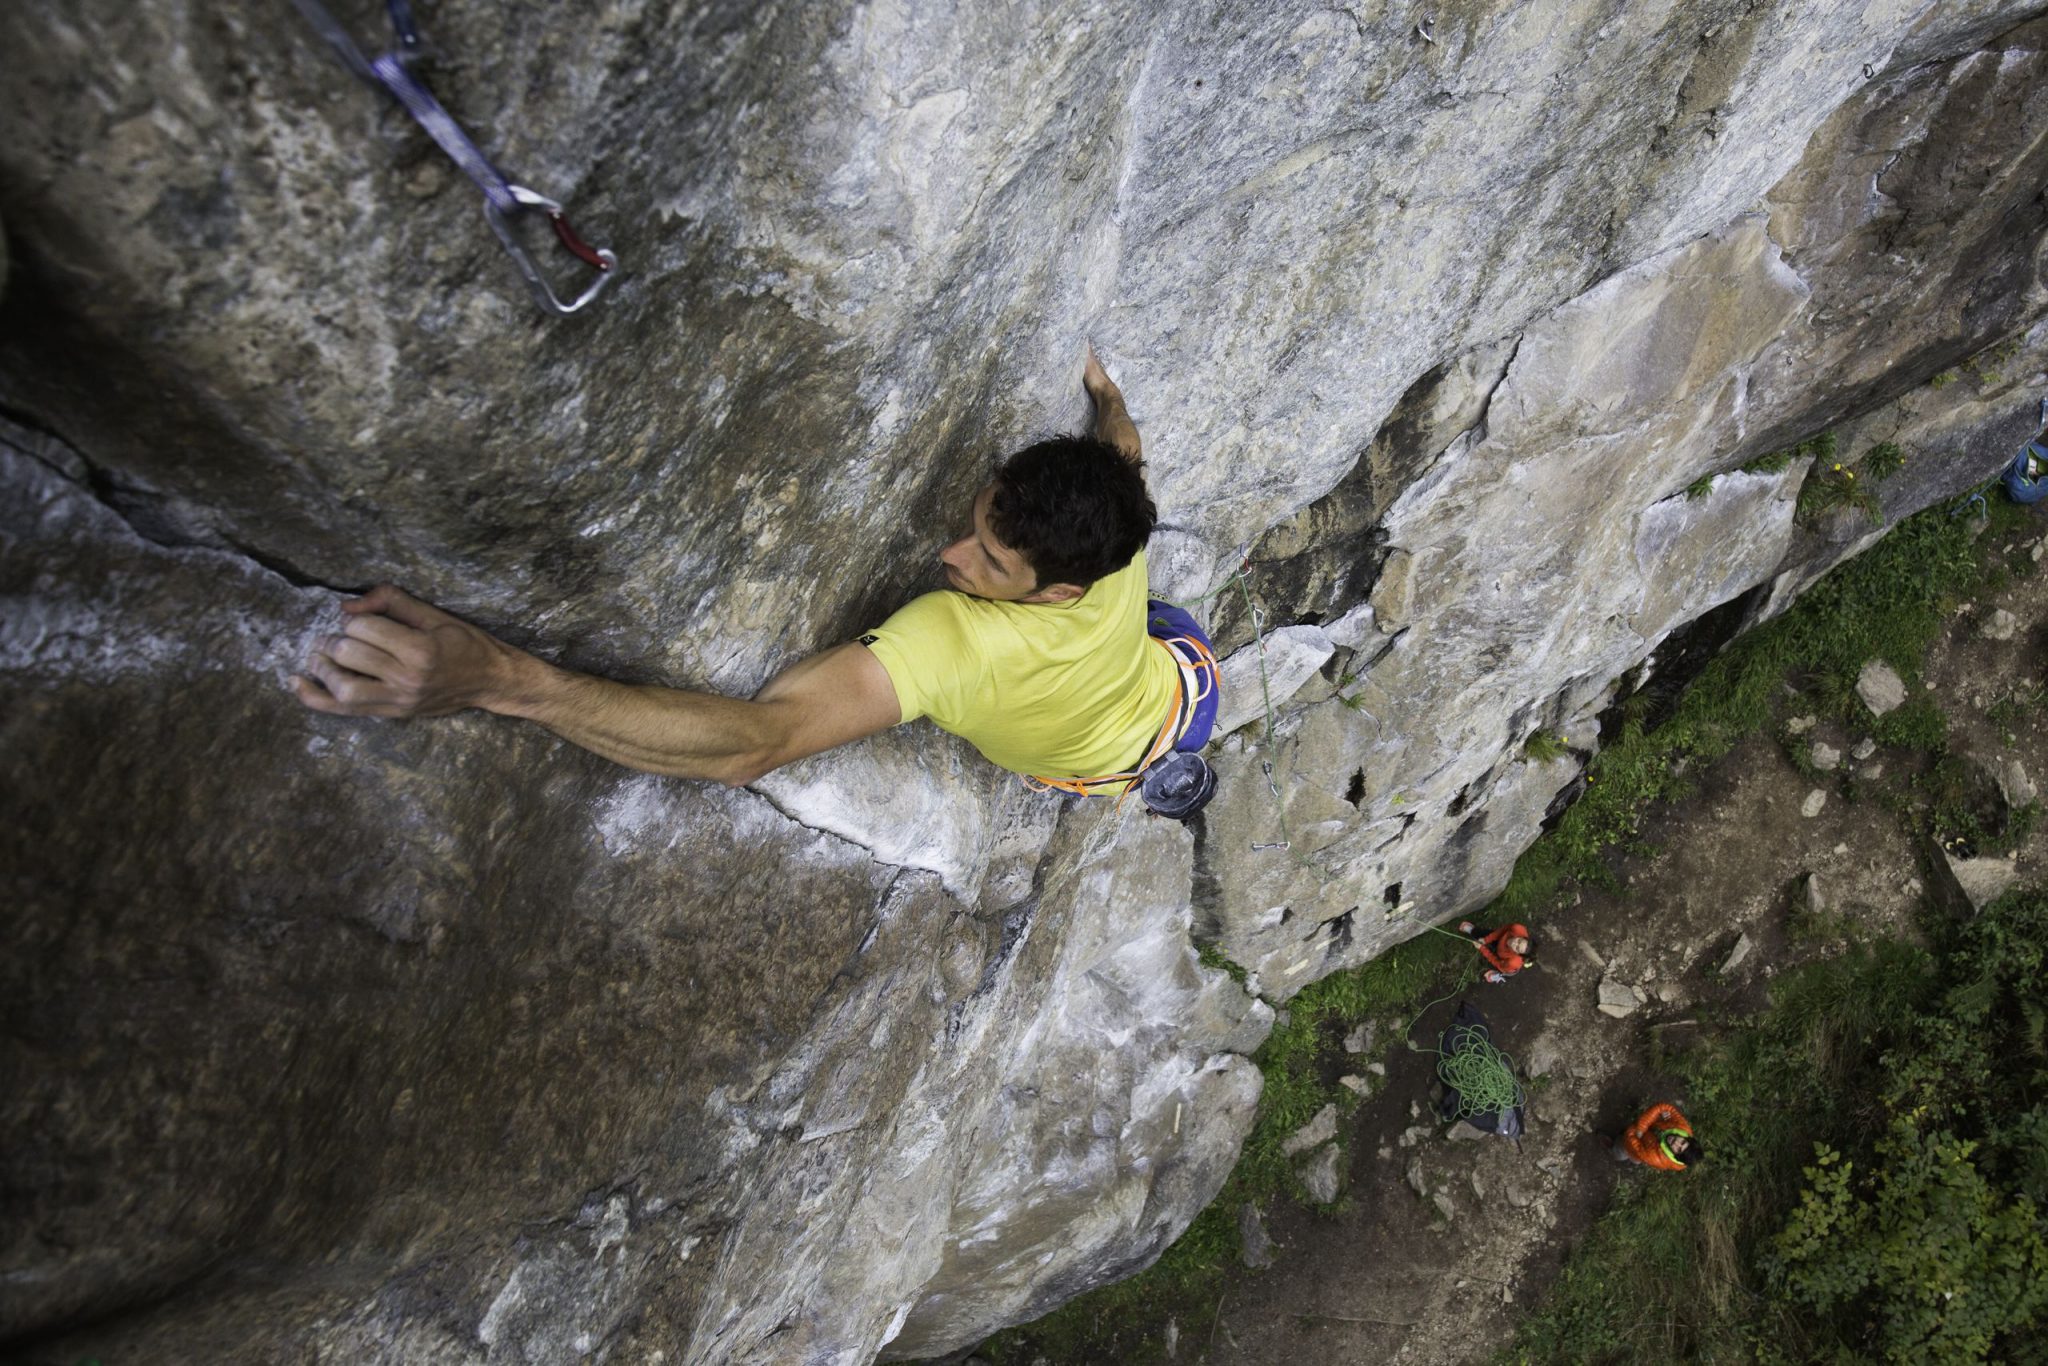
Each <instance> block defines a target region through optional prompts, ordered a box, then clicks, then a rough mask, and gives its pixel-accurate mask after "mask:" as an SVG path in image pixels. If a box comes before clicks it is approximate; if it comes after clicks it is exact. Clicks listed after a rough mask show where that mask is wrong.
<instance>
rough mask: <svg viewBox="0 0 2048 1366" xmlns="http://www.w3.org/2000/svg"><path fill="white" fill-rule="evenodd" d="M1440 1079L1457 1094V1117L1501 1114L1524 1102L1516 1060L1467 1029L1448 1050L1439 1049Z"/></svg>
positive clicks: (1438, 1076)
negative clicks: (1516, 1071) (1517, 1076)
mask: <svg viewBox="0 0 2048 1366" xmlns="http://www.w3.org/2000/svg"><path fill="white" fill-rule="evenodd" d="M1436 1075H1437V1078H1438V1080H1440V1081H1442V1082H1443V1084H1444V1085H1445V1086H1448V1087H1450V1088H1451V1090H1452V1091H1454V1092H1456V1093H1457V1096H1458V1113H1457V1116H1456V1117H1457V1118H1458V1119H1470V1118H1471V1117H1472V1116H1473V1115H1484V1114H1499V1113H1500V1112H1502V1111H1505V1110H1512V1109H1514V1108H1515V1107H1517V1106H1519V1105H1520V1104H1522V1102H1523V1099H1524V1097H1523V1095H1522V1084H1521V1083H1520V1082H1518V1081H1516V1080H1515V1060H1514V1059H1513V1058H1511V1057H1509V1056H1508V1055H1507V1054H1505V1053H1503V1052H1501V1051H1500V1050H1499V1049H1498V1048H1495V1047H1494V1046H1493V1045H1492V1044H1490V1043H1488V1042H1487V1041H1486V1040H1485V1039H1482V1038H1480V1037H1479V1034H1478V1031H1476V1030H1473V1029H1466V1030H1464V1031H1463V1037H1461V1038H1460V1039H1459V1040H1458V1043H1457V1045H1456V1046H1455V1047H1453V1048H1452V1049H1451V1050H1450V1051H1449V1052H1447V1053H1438V1054H1437V1060H1436Z"/></svg>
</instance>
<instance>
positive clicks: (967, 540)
mask: <svg viewBox="0 0 2048 1366" xmlns="http://www.w3.org/2000/svg"><path fill="white" fill-rule="evenodd" d="M995 493H996V486H995V485H994V484H988V485H985V486H984V487H983V488H982V490H981V492H980V493H977V494H975V495H974V510H973V513H972V518H971V523H970V525H969V527H968V529H967V534H966V535H965V536H962V537H961V538H960V539H959V540H957V541H955V542H953V543H952V544H951V545H949V546H947V547H946V548H945V549H944V550H941V551H940V552H939V563H940V564H941V565H942V566H944V568H945V571H946V582H947V584H948V585H950V586H951V587H954V588H957V589H959V590H960V591H961V592H963V593H967V594H970V595H972V596H974V597H977V598H987V599H988V600H989V601H991V602H1030V603H1045V602H1064V601H1066V600H1067V599H1069V598H1077V597H1079V596H1081V590H1080V589H1078V588H1075V587H1074V586H1073V585H1071V584H1064V583H1055V584H1050V585H1048V586H1046V587H1044V588H1040V587H1039V586H1038V572H1037V571H1036V570H1034V569H1033V568H1032V567H1031V562H1030V561H1029V560H1026V559H1025V558H1024V556H1023V555H1022V554H1021V553H1020V552H1018V551H1015V550H1012V549H1011V548H1010V547H1008V546H1006V545H1004V544H1003V543H1002V541H1001V540H1000V539H998V538H997V536H996V534H995V532H994V531H992V530H990V528H989V524H988V505H989V502H990V500H991V499H993V498H994V497H995Z"/></svg>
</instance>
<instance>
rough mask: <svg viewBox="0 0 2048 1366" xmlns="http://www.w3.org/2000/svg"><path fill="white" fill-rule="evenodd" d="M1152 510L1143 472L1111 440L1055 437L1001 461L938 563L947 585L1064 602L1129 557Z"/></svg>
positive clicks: (979, 593)
mask: <svg viewBox="0 0 2048 1366" xmlns="http://www.w3.org/2000/svg"><path fill="white" fill-rule="evenodd" d="M1157 517H1158V513H1157V512H1155V511H1154V510H1153V507H1152V499H1151V497H1150V496H1149V495H1148V494H1147V493H1146V492H1145V478H1144V476H1143V475H1142V474H1140V473H1139V470H1138V466H1137V465H1136V464H1135V463H1134V462H1132V461H1130V460H1127V459H1125V458H1124V456H1123V455H1122V454H1121V453H1120V452H1119V451H1118V450H1117V448H1116V447H1114V446H1112V445H1110V444H1109V443H1108V442H1106V441H1097V440H1095V439H1094V438H1093V437H1085V436H1056V437H1053V438H1051V439H1049V440H1046V441H1040V442H1038V443H1037V444H1036V445H1031V446H1026V447H1025V448H1024V449H1023V450H1021V451H1018V452H1017V453H1016V454H1015V455H1013V456H1011V457H1010V458H1009V459H1008V460H1005V461H1004V462H1003V464H1002V468H1000V469H998V470H997V471H996V477H995V479H994V481H993V482H992V483H990V484H989V485H988V487H986V488H984V489H983V490H982V491H981V492H980V493H979V494H977V495H976V496H975V499H974V510H973V523H972V526H971V527H970V528H969V530H968V533H967V534H966V535H965V536H963V537H961V538H960V539H959V540H957V541H955V542H953V543H952V544H951V545H949V546H947V547H946V548H945V549H944V550H942V551H940V552H939V562H940V563H941V564H943V565H944V566H945V568H946V581H947V583H949V584H951V585H952V586H953V587H955V588H957V589H959V590H960V591H961V592H963V593H971V594H973V595H974V596H975V597H978V598H990V599H992V600H994V601H997V602H1033V603H1048V602H1066V601H1070V600H1071V599H1074V598H1078V597H1080V596H1081V595H1082V594H1083V593H1085V592H1086V591H1088V585H1090V584H1092V583H1094V582H1095V581H1096V580H1097V579H1100V578H1104V577H1106V576H1108V575H1110V574H1114V573H1115V572H1116V571H1117V570H1119V569H1122V568H1123V567H1124V566H1125V565H1127V564H1129V563H1130V562H1131V557H1132V556H1134V555H1136V554H1137V553H1138V552H1139V551H1140V550H1142V549H1144V548H1145V541H1146V538H1147V537H1149V536H1150V535H1151V534H1152V523H1153V522H1154V521H1155V520H1156V519H1157Z"/></svg>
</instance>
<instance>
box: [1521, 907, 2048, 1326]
mask: <svg viewBox="0 0 2048 1366" xmlns="http://www.w3.org/2000/svg"><path fill="white" fill-rule="evenodd" d="M1926 928H1927V932H1928V937H1929V941H1930V945H1931V947H1930V948H1929V949H1919V948H1914V947H1909V946H1904V945H1899V944H1892V943H1876V944H1865V945H1855V946H1852V947H1851V948H1850V949H1849V951H1847V952H1846V953H1844V954H1842V955H1841V956H1840V957H1838V958H1835V959H1830V960H1825V961H1821V962H1815V963H1809V964H1806V965H1804V966H1802V967H1799V968H1796V969H1793V970H1792V971H1790V972H1788V973H1785V974H1783V975H1781V977H1780V978H1779V981H1778V984H1777V985H1776V987H1775V988H1774V990H1773V992H1772V997H1771V1005H1770V1007H1769V1009H1768V1010H1766V1011H1765V1012H1764V1013H1763V1014H1762V1015H1760V1016H1759V1017H1758V1018H1757V1019H1755V1020H1754V1021H1752V1022H1751V1024H1750V1026H1749V1027H1748V1028H1746V1029H1743V1030H1741V1031H1739V1032H1737V1033H1735V1034H1733V1035H1731V1036H1729V1037H1728V1038H1725V1039H1723V1040H1721V1041H1719V1042H1718V1043H1715V1044H1712V1045H1709V1046H1708V1047H1705V1048H1702V1049H1701V1050H1699V1051H1697V1052H1696V1053H1694V1054H1692V1055H1691V1056H1690V1057H1689V1058H1688V1059H1687V1060H1686V1061H1685V1062H1684V1064H1683V1067H1684V1074H1685V1077H1686V1083H1687V1097H1688V1100H1689V1101H1690V1104H1689V1105H1688V1107H1687V1108H1688V1113H1689V1114H1690V1116H1691V1117H1692V1119H1693V1121H1694V1123H1695V1125H1696V1126H1697V1127H1698V1129H1699V1131H1700V1133H1701V1135H1702V1137H1704V1138H1705V1140H1706V1142H1707V1144H1708V1147H1709V1149H1710V1151H1711V1152H1712V1154H1713V1157H1712V1160H1711V1161H1710V1162H1709V1163H1707V1164H1705V1165H1703V1166H1702V1167H1701V1168H1699V1169H1698V1170H1696V1171H1693V1172H1688V1173H1687V1174H1686V1175H1685V1176H1684V1177H1683V1178H1682V1179H1674V1180H1661V1181H1645V1182H1640V1183H1633V1184H1630V1185H1627V1186H1625V1187H1624V1188H1623V1191H1622V1193H1621V1195H1620V1196H1619V1197H1618V1198H1617V1200H1616V1202H1615V1205H1614V1207H1613V1208H1612V1209H1611V1210H1610V1211H1609V1212H1608V1213H1607V1214H1606V1215H1604V1216H1603V1217H1602V1218H1601V1220H1600V1221H1599V1223H1597V1224H1596V1225H1595V1226H1594V1229H1593V1231H1592V1233H1591V1234H1589V1235H1588V1237H1587V1238H1586V1240H1585V1241H1584V1243H1582V1244H1581V1247H1580V1249H1579V1251H1578V1252H1577V1253H1575V1254H1574V1256H1573V1258H1572V1260H1571V1262H1570V1263H1568V1264H1567V1266H1566V1268H1565V1272H1564V1274H1563V1276H1562V1277H1561V1278H1560V1280H1559V1282H1558V1285H1557V1287H1556V1288H1555V1290H1554V1291H1553V1292H1552V1295H1551V1298H1550V1299H1549V1300H1548V1301H1547V1302H1546V1303H1545V1304H1544V1306H1543V1307H1542V1308H1541V1310H1540V1311H1539V1313H1538V1314H1537V1315H1536V1316H1535V1317H1534V1318H1532V1319H1531V1320H1529V1321H1528V1322H1527V1323H1526V1324H1525V1325H1524V1326H1523V1329H1522V1332H1521V1334H1520V1336H1519V1337H1518V1339H1517V1341H1516V1344H1515V1347H1514V1348H1513V1349H1512V1350H1511V1352H1510V1353H1509V1355H1510V1356H1511V1357H1512V1358H1513V1359H1517V1360H1521V1361H1573V1362H1577V1361H1623V1360H1629V1361H1633V1360H1641V1359H1648V1358H1652V1357H1660V1358H1665V1359H1671V1360H1701V1359H1728V1360H1747V1359H1758V1360H1764V1361H1787V1362H1792V1361H1799V1362H1804V1361H1845V1362H1847V1361H1857V1362H1861V1361H1871V1360H1879V1359H1883V1360H1893V1361H1943V1362H1957V1361H1983V1360H1991V1359H2000V1360H2007V1359H2018V1357H2019V1355H2020V1349H2022V1348H2023V1347H2024V1346H2025V1345H2027V1344H2029V1343H2031V1342H2033V1341H2034V1340H2035V1336H2036V1334H2037V1332H2038V1330H2039V1329H2040V1328H2041V1327H2042V1326H2043V1325H2044V1323H2048V1218H2044V1213H2043V1211H2044V1209H2048V1008H2044V1007H2043V1005H2042V1004H2041V1002H2040V1001H2038V1000H2037V999H2036V995H2037V991H2038V982H2039V980H2040V974H2041V973H2042V971H2043V968H2044V967H2048V962H2044V945H2048V891H2033V892H2028V893H2025V894H2021V895H2015V896H2010V897H2007V898H2005V899H2004V900H2002V901H2000V902H1997V903H1995V904H1994V905H1992V906H1990V907H1987V908H1986V909H1985V910H1984V911H1983V912H1982V913H1981V914H1979V915H1978V916H1976V917H1973V918H1972V919H1969V920H1967V921H1958V920H1936V921H1932V922H1930V923H1929V924H1928V926H1927V927H1926Z"/></svg>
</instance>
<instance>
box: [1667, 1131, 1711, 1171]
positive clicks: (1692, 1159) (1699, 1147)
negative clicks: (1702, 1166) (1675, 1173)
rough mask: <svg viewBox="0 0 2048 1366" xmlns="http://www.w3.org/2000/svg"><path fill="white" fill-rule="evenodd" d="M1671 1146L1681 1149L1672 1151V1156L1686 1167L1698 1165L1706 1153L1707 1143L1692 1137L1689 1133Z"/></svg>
mask: <svg viewBox="0 0 2048 1366" xmlns="http://www.w3.org/2000/svg"><path fill="white" fill-rule="evenodd" d="M1671 1146H1672V1147H1674V1148H1678V1149H1681V1150H1682V1151H1679V1152H1675V1153H1673V1154H1672V1156H1673V1157H1675V1158H1677V1159H1678V1160H1679V1161H1680V1162H1683V1163H1684V1164H1685V1165H1686V1166H1688V1167H1694V1166H1698V1165H1699V1163H1700V1162H1701V1160H1702V1159H1704V1158H1705V1157H1706V1155H1707V1145H1706V1144H1704V1143H1702V1142H1700V1141H1699V1140H1698V1139H1697V1138H1694V1137H1693V1136H1692V1135H1691V1134H1687V1135H1686V1136H1685V1137H1683V1138H1681V1139H1679V1140H1678V1142H1676V1143H1674V1144H1672V1145H1671Z"/></svg>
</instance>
